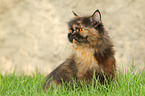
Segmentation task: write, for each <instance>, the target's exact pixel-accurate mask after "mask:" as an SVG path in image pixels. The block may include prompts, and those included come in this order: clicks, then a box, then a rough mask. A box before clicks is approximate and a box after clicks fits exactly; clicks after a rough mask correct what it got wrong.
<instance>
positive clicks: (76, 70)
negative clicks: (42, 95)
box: [43, 10, 116, 90]
mask: <svg viewBox="0 0 145 96" xmlns="http://www.w3.org/2000/svg"><path fill="white" fill-rule="evenodd" d="M73 14H74V18H73V19H72V20H71V21H70V22H68V27H69V32H68V40H69V42H70V43H72V45H73V49H74V53H73V54H72V55H71V56H70V57H69V58H68V59H66V60H65V61H64V62H63V63H62V64H61V65H60V66H58V67H57V68H56V69H55V70H54V71H52V72H51V73H50V74H48V75H47V77H46V82H45V83H44V86H43V89H44V90H47V88H48V87H49V85H50V83H51V82H52V85H53V84H54V85H61V84H62V82H65V83H72V82H73V80H76V81H77V82H81V81H86V82H88V83H90V82H91V81H92V78H93V72H95V77H96V78H99V81H100V83H104V82H105V79H107V80H113V78H114V76H115V72H116V62H115V57H114V53H115V52H114V49H113V43H112V41H111V40H110V37H109V36H108V33H107V31H106V30H105V29H104V26H103V23H102V21H101V13H100V11H99V10H96V11H95V12H94V13H93V14H92V15H91V16H83V17H81V16H78V15H77V14H76V13H75V12H73Z"/></svg>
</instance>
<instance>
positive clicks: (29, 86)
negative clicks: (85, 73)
mask: <svg viewBox="0 0 145 96" xmlns="http://www.w3.org/2000/svg"><path fill="white" fill-rule="evenodd" d="M117 77H118V81H117V83H116V82H111V83H110V84H109V85H100V84H99V83H97V86H96V87H93V86H92V85H91V84H90V85H89V86H85V85H84V86H83V87H82V88H81V87H77V88H76V87H75V84H74V86H73V88H68V87H65V86H62V87H55V88H54V89H52V88H50V89H48V91H47V93H44V92H43V90H42V88H41V86H42V82H43V81H44V78H45V77H44V75H41V74H34V75H33V76H31V77H29V76H25V75H21V76H16V75H15V73H13V74H11V75H5V76H2V75H1V74H0V96H145V70H144V71H141V72H139V73H137V74H135V73H134V72H133V71H132V72H126V73H124V72H119V73H118V76H117ZM96 82H97V81H96Z"/></svg>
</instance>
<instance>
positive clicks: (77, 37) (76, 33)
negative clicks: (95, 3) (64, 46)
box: [68, 10, 105, 46]
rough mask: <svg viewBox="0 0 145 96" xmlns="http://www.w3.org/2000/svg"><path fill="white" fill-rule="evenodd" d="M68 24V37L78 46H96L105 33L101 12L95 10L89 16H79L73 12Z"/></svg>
mask: <svg viewBox="0 0 145 96" xmlns="http://www.w3.org/2000/svg"><path fill="white" fill-rule="evenodd" d="M73 14H74V16H75V17H74V19H73V20H71V21H70V22H69V23H68V25H69V33H68V39H69V41H70V42H71V43H73V44H75V45H78V46H82V45H83V46H97V44H99V43H100V42H101V38H102V36H103V35H104V34H105V31H104V27H103V24H102V21H101V13H100V11H99V10H96V11H95V12H94V13H93V14H92V15H91V16H84V17H80V16H78V15H77V14H76V13H75V12H73Z"/></svg>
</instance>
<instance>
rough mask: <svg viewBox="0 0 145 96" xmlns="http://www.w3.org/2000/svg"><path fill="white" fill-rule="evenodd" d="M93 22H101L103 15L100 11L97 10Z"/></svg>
mask: <svg viewBox="0 0 145 96" xmlns="http://www.w3.org/2000/svg"><path fill="white" fill-rule="evenodd" d="M92 18H93V21H98V22H100V21H101V13H100V11H99V10H96V11H95V12H94V13H93V15H92Z"/></svg>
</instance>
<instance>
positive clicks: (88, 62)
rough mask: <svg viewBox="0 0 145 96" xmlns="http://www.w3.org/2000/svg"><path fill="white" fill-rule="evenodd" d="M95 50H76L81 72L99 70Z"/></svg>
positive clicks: (80, 48) (78, 48) (76, 58)
mask: <svg viewBox="0 0 145 96" xmlns="http://www.w3.org/2000/svg"><path fill="white" fill-rule="evenodd" d="M94 52H95V50H94V49H89V48H82V47H77V48H75V61H76V63H77V67H78V68H79V70H88V69H97V68H99V65H98V62H97V60H96V58H95V56H94Z"/></svg>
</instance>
